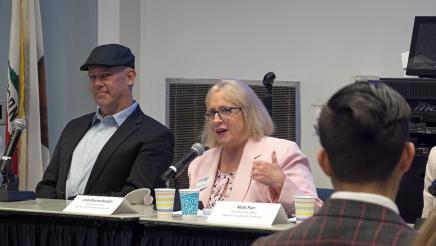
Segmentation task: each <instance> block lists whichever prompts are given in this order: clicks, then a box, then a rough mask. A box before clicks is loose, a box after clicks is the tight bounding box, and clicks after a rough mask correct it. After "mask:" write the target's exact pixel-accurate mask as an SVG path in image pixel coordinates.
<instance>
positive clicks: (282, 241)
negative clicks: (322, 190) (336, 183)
mask: <svg viewBox="0 0 436 246" xmlns="http://www.w3.org/2000/svg"><path fill="white" fill-rule="evenodd" d="M414 234H415V232H414V231H413V230H412V229H411V228H410V227H409V226H407V225H406V224H405V223H404V221H403V219H402V218H401V217H400V216H399V215H397V214H396V213H395V212H394V211H392V210H390V209H389V208H386V207H383V206H379V205H376V204H372V203H366V202H359V201H353V200H345V199H330V200H327V201H326V202H325V203H324V204H323V206H322V207H321V209H320V210H319V211H318V212H317V213H316V214H315V215H314V216H313V217H311V218H309V219H306V220H305V221H303V222H302V223H301V224H299V225H297V226H295V227H293V228H291V229H290V230H287V231H283V232H279V233H276V234H273V235H270V236H267V237H263V238H260V239H258V240H257V241H256V242H255V243H254V244H253V245H389V246H390V245H410V240H411V239H412V237H413V236H414Z"/></svg>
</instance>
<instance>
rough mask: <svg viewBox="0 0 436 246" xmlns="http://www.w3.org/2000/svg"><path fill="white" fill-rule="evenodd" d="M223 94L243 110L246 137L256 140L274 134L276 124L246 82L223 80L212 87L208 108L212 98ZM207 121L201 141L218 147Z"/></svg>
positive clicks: (207, 100)
mask: <svg viewBox="0 0 436 246" xmlns="http://www.w3.org/2000/svg"><path fill="white" fill-rule="evenodd" d="M218 91H219V92H221V93H222V95H223V97H224V99H225V100H227V101H229V102H231V103H233V104H234V105H235V106H237V107H240V108H241V112H242V114H243V117H244V121H245V126H246V129H245V132H244V136H245V137H248V138H250V137H251V138H254V139H256V140H258V139H260V138H262V137H264V136H269V135H271V134H273V132H274V124H273V121H272V119H271V116H270V115H269V114H268V111H267V109H266V108H265V106H264V105H263V103H262V102H261V101H260V99H259V97H258V96H257V95H256V93H255V92H254V91H253V90H252V89H251V88H250V87H249V86H248V85H247V84H246V83H244V82H242V81H239V80H221V81H220V82H218V83H217V84H215V85H214V86H212V87H211V88H210V89H209V91H208V93H207V95H206V100H205V103H206V108H209V105H210V101H211V98H212V96H213V95H214V94H215V93H216V92H218ZM208 123H209V122H207V121H205V123H204V127H203V132H202V136H201V140H202V142H203V143H205V144H207V145H208V146H209V147H210V148H213V147H216V146H218V141H217V140H216V138H215V134H214V132H213V130H212V129H211V128H210V127H209V124H208Z"/></svg>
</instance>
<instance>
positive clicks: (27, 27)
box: [6, 0, 49, 190]
mask: <svg viewBox="0 0 436 246" xmlns="http://www.w3.org/2000/svg"><path fill="white" fill-rule="evenodd" d="M11 2H12V14H11V36H10V43H9V73H8V75H9V76H8V92H7V93H8V94H7V124H8V125H7V127H6V141H9V137H10V134H11V132H12V124H11V123H12V121H14V120H15V119H16V118H24V119H25V120H26V122H27V129H26V130H24V131H23V134H22V135H21V139H20V143H19V145H18V148H17V151H16V152H15V164H14V167H13V170H14V171H15V172H18V176H19V178H20V185H19V189H20V190H34V189H35V186H36V184H37V183H38V182H39V181H40V180H41V178H42V174H43V172H44V170H45V167H46V166H47V165H48V161H49V151H48V134H47V95H46V85H45V70H44V51H43V45H42V30H41V15H40V10H39V0H12V1H11Z"/></svg>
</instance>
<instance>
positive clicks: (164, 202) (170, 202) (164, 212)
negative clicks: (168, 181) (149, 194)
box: [154, 188, 176, 217]
mask: <svg viewBox="0 0 436 246" xmlns="http://www.w3.org/2000/svg"><path fill="white" fill-rule="evenodd" d="M175 192H176V189H169V188H157V189H154V193H155V196H156V209H157V216H158V217H171V216H172V215H173V206H174V194H175Z"/></svg>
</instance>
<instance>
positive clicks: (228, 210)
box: [207, 201, 289, 225]
mask: <svg viewBox="0 0 436 246" xmlns="http://www.w3.org/2000/svg"><path fill="white" fill-rule="evenodd" d="M207 222H211V223H220V224H232V223H235V224H250V225H272V224H289V220H288V217H287V216H286V213H285V210H284V209H283V207H282V205H281V204H279V203H254V202H226V201H219V202H217V203H216V204H215V207H214V208H213V210H212V213H211V215H210V216H209V217H208V219H207Z"/></svg>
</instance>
